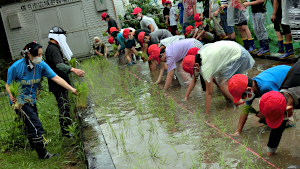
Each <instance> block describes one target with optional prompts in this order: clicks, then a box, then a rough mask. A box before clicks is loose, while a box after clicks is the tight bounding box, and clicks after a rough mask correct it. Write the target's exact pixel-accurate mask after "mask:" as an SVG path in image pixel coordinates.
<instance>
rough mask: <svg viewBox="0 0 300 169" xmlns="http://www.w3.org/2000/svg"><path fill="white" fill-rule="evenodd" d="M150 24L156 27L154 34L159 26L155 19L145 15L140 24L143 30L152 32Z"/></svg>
mask: <svg viewBox="0 0 300 169" xmlns="http://www.w3.org/2000/svg"><path fill="white" fill-rule="evenodd" d="M150 24H151V25H152V26H153V27H154V32H155V31H157V30H158V26H157V25H156V23H155V21H154V19H152V18H150V17H148V16H145V15H144V16H143V18H142V20H141V22H140V25H141V29H146V30H149V31H151V30H150V29H149V27H148V26H149V25H150Z"/></svg>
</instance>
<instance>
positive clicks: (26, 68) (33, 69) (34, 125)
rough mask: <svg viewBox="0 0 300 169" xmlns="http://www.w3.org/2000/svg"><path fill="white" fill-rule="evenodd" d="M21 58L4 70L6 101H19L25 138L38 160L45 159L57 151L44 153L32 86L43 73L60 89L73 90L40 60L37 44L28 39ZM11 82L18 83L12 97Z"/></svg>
mask: <svg viewBox="0 0 300 169" xmlns="http://www.w3.org/2000/svg"><path fill="white" fill-rule="evenodd" d="M21 53H22V55H23V57H24V58H22V59H20V60H18V61H16V62H15V63H14V64H13V65H12V66H11V67H10V68H9V69H8V73H7V82H6V91H7V93H8V95H9V99H10V104H13V103H16V102H17V101H18V103H20V104H21V105H22V106H21V107H19V108H18V110H17V111H20V112H19V114H21V115H22V116H23V117H24V118H23V121H24V123H25V126H26V128H27V134H28V138H29V140H32V141H33V146H34V149H35V150H36V152H37V154H38V156H39V158H40V159H49V158H51V157H53V156H57V154H50V153H49V152H47V150H46V148H45V145H44V143H43V134H44V129H43V126H42V123H41V121H40V120H39V117H38V112H37V107H36V89H37V87H38V85H39V83H40V81H41V79H42V77H43V76H45V77H47V78H49V79H51V80H53V82H55V83H57V84H59V85H60V86H62V87H63V88H65V89H67V90H69V91H71V92H72V93H73V94H77V92H76V89H74V88H73V87H72V86H70V85H69V84H68V83H67V82H66V81H65V80H63V79H62V78H61V77H59V76H58V75H57V74H56V73H54V71H53V70H52V69H51V68H50V67H49V66H48V65H47V64H46V63H45V62H43V61H42V55H43V49H42V46H40V45H39V44H37V43H35V42H32V43H29V44H27V45H26V46H25V47H24V49H23V50H22V52H21ZM13 82H20V84H21V89H20V90H21V91H22V92H20V95H19V96H18V98H14V97H13V96H12V93H11V92H10V86H9V85H11V84H12V83H13Z"/></svg>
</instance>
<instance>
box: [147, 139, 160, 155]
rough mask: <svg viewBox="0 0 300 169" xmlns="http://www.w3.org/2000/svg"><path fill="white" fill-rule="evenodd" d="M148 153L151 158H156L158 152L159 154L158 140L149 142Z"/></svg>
mask: <svg viewBox="0 0 300 169" xmlns="http://www.w3.org/2000/svg"><path fill="white" fill-rule="evenodd" d="M149 153H150V157H151V158H158V154H159V146H158V142H156V143H149Z"/></svg>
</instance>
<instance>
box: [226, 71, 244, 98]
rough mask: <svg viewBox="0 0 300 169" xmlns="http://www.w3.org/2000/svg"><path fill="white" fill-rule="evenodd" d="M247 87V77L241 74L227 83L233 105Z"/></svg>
mask: <svg viewBox="0 0 300 169" xmlns="http://www.w3.org/2000/svg"><path fill="white" fill-rule="evenodd" d="M247 86H248V77H247V76H246V75H243V74H236V75H234V76H232V77H231V78H230V79H229V81H228V90H229V92H230V94H231V95H232V96H233V103H237V102H238V101H239V100H240V99H241V98H242V95H243V93H244V92H245V90H246V89H247Z"/></svg>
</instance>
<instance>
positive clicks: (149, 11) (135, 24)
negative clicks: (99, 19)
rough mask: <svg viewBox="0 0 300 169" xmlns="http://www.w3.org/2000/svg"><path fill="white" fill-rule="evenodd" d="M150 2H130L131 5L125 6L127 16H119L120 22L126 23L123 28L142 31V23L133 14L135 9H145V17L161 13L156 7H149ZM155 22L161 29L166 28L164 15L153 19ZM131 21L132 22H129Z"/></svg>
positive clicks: (144, 0) (131, 0)
mask: <svg viewBox="0 0 300 169" xmlns="http://www.w3.org/2000/svg"><path fill="white" fill-rule="evenodd" d="M149 3H150V0H143V1H141V0H129V5H127V4H124V9H125V13H126V14H125V16H119V20H121V22H122V21H125V22H123V23H122V25H123V26H122V27H123V28H127V27H132V28H135V29H140V28H141V27H140V21H138V20H136V19H135V17H134V16H133V15H132V14H131V13H132V11H133V9H134V8H135V7H140V8H141V9H143V15H156V14H160V13H161V9H160V8H159V7H158V6H155V5H149ZM152 18H153V19H154V20H155V23H156V24H157V26H158V27H159V28H160V29H164V28H166V25H165V21H164V17H163V15H162V14H161V15H158V16H154V17H152ZM127 20H130V21H127Z"/></svg>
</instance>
